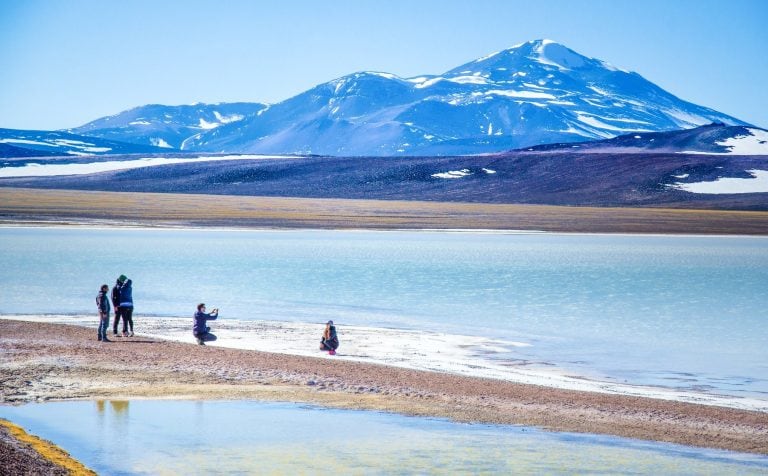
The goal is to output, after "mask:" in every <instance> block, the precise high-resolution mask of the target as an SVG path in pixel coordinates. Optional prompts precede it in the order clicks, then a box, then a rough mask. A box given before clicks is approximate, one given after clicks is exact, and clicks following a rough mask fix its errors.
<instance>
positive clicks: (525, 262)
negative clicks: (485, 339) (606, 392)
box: [0, 228, 768, 398]
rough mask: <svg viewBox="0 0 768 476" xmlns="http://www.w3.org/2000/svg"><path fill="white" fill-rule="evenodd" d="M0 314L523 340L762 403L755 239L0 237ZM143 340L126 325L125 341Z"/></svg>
mask: <svg viewBox="0 0 768 476" xmlns="http://www.w3.org/2000/svg"><path fill="white" fill-rule="evenodd" d="M0 269H1V270H2V271H1V272H0V313H3V314H17V313H18V314H34V313H55V314H62V313H63V314H88V313H93V310H94V307H95V305H94V297H95V295H96V292H97V290H98V286H99V285H100V284H102V283H107V284H109V285H110V286H111V285H112V284H113V283H114V280H115V278H116V277H117V276H118V275H120V274H126V275H127V276H129V277H130V278H132V279H133V280H134V299H135V302H136V311H135V315H136V317H135V321H136V322H137V326H140V320H141V319H146V318H151V317H152V316H187V315H191V314H192V311H193V310H194V305H195V304H196V303H198V302H201V301H204V302H206V303H209V304H210V305H215V306H217V307H220V308H221V309H222V316H223V317H225V318H238V319H268V320H287V321H303V322H324V321H325V320H327V319H333V320H334V321H336V322H337V324H339V325H341V326H343V325H368V326H383V327H394V328H407V329H422V330H430V331H440V332H448V333H456V334H469V335H482V336H489V337H494V338H500V339H510V340H516V341H522V342H526V343H529V344H531V347H527V348H524V349H521V350H518V351H516V352H515V354H514V355H512V354H510V355H500V356H499V358H508V359H524V360H529V361H532V362H534V363H535V364H539V365H554V366H557V367H560V368H563V369H567V370H568V371H569V372H574V373H578V374H581V375H584V376H588V377H599V378H603V379H609V380H610V379H613V380H617V381H627V382H630V383H638V384H651V385H662V386H670V387H677V388H687V389H694V390H701V391H716V392H720V393H726V394H731V395H750V396H758V397H761V398H768V397H766V396H767V395H768V293H766V292H765V289H766V287H767V286H768V239H766V238H763V237H690V236H610V235H556V234H482V233H430V232H418V233H417V232H342V231H285V232H270V231H207V230H205V231H201V230H127V229H118V230H110V229H62V228H55V229H47V228H0ZM138 328H140V327H137V329H138Z"/></svg>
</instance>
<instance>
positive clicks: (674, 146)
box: [523, 123, 768, 156]
mask: <svg viewBox="0 0 768 476" xmlns="http://www.w3.org/2000/svg"><path fill="white" fill-rule="evenodd" d="M523 150H524V151H528V152H553V151H558V152H571V153H584V152H589V153H605V154H619V153H620V154H640V153H648V152H664V153H680V154H711V155H750V156H754V155H768V130H765V129H760V128H758V127H746V126H726V125H725V124H722V123H713V124H708V125H706V126H701V127H696V128H693V129H685V130H676V131H669V132H651V133H631V134H624V135H621V136H618V137H614V138H613V139H605V140H599V141H589V142H574V143H565V144H546V145H541V146H536V147H528V148H526V149H523Z"/></svg>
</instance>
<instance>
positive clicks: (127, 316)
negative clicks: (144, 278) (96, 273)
mask: <svg viewBox="0 0 768 476" xmlns="http://www.w3.org/2000/svg"><path fill="white" fill-rule="evenodd" d="M122 277H124V276H121V278H122ZM120 313H121V314H122V316H123V337H129V336H130V337H133V281H131V280H130V279H126V280H125V282H124V283H123V285H122V286H120ZM129 328H130V334H129V333H128V330H129Z"/></svg>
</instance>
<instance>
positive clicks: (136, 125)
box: [69, 102, 267, 150]
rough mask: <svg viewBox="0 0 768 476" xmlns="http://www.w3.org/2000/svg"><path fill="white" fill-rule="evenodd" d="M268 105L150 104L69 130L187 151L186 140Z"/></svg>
mask: <svg viewBox="0 0 768 476" xmlns="http://www.w3.org/2000/svg"><path fill="white" fill-rule="evenodd" d="M266 107H267V106H266V105H265V104H260V103H245V102H240V103H222V104H192V105H185V106H163V105H160V104H150V105H147V106H141V107H136V108H133V109H130V110H128V111H123V112H121V113H119V114H115V115H114V116H109V117H103V118H101V119H97V120H95V121H93V122H89V123H88V124H85V125H83V126H80V127H78V128H76V129H72V130H70V131H69V132H73V133H76V134H83V135H88V136H92V137H100V138H103V139H111V140H117V141H124V142H132V143H135V144H147V145H153V146H156V147H162V148H166V149H180V150H186V149H187V147H185V141H188V140H192V139H193V138H195V137H196V136H198V135H200V134H202V133H204V132H206V131H210V130H212V129H216V128H217V127H220V126H222V125H224V124H231V123H234V122H238V121H242V120H243V119H246V118H247V117H249V116H251V115H254V114H258V113H259V112H260V111H263V110H264V109H265V108H266Z"/></svg>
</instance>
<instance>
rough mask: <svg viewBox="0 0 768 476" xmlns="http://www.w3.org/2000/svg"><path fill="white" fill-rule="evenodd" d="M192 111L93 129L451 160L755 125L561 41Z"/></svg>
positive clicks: (216, 146)
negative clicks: (267, 100)
mask: <svg viewBox="0 0 768 476" xmlns="http://www.w3.org/2000/svg"><path fill="white" fill-rule="evenodd" d="M192 109H195V110H191V111H186V110H185V111H183V112H184V114H181V112H182V111H178V113H179V114H178V116H183V118H182V119H183V120H177V119H176V117H177V114H176V112H172V111H162V110H160V111H157V112H156V113H155V112H154V111H153V114H150V113H149V111H136V112H135V113H134V114H131V115H130V117H125V118H124V119H125V120H124V121H122V122H121V121H119V120H118V119H117V118H111V120H109V121H108V122H109V123H108V124H107V121H103V123H99V124H98V125H99V126H100V127H94V126H93V125H92V124H91V125H87V127H84V128H81V129H82V132H88V133H90V134H100V137H105V138H110V139H122V140H126V139H127V138H128V137H129V136H130V135H131V134H133V135H134V136H135V137H136V139H135V140H137V141H141V140H144V141H150V143H153V142H151V141H152V140H155V139H157V138H162V139H164V140H165V141H166V142H167V143H168V144H170V145H172V146H174V147H178V148H181V149H183V150H211V151H227V152H253V153H256V152H258V153H270V154H271V153H314V154H329V155H417V154H448V155H451V154H456V153H480V152H482V153H485V152H493V151H499V150H505V149H513V148H518V147H530V146H533V145H537V144H543V143H553V142H580V141H583V140H585V139H597V138H609V137H615V136H618V135H620V134H627V133H630V132H632V133H635V132H638V133H647V132H653V131H665V130H672V129H679V128H689V127H694V126H698V125H702V124H707V123H710V122H712V121H720V122H724V123H726V124H743V122H742V121H739V120H738V119H735V118H732V117H729V116H726V115H725V114H722V113H718V112H717V111H713V110H711V109H708V108H705V107H701V106H697V105H695V104H691V103H687V102H685V101H682V100H680V99H679V98H677V97H676V96H674V95H672V94H669V93H668V92H666V91H664V90H662V89H661V88H659V87H658V86H656V85H654V84H653V83H651V82H650V81H648V80H646V79H645V78H643V77H642V76H640V75H638V74H630V73H627V72H626V71H623V70H618V69H617V68H614V67H612V66H610V65H609V64H607V63H605V62H603V61H601V60H599V59H597V58H592V57H588V56H584V55H582V54H580V53H577V52H575V51H574V50H572V49H570V48H568V47H567V46H565V45H563V44H561V43H558V42H557V41H554V40H550V39H537V40H532V41H528V42H525V43H521V44H519V45H515V46H513V47H511V48H508V49H505V50H502V51H499V52H496V53H493V54H491V55H487V56H485V57H483V58H480V59H477V60H474V61H471V62H468V63H465V64H463V65H461V66H458V67H456V68H454V69H452V70H450V71H447V72H445V73H442V74H438V75H433V74H425V75H420V76H415V77H408V78H402V77H399V76H397V75H394V74H391V73H386V72H378V71H370V70H369V71H359V72H356V73H352V74H349V75H346V76H343V77H340V78H337V79H334V80H332V81H329V82H327V83H323V84H320V85H317V86H315V87H314V88H312V89H311V90H308V91H305V92H303V93H300V94H298V95H296V96H294V97H292V98H289V99H286V100H285V101H282V102H280V103H278V104H275V105H273V107H271V108H269V109H265V108H264V107H263V105H262V106H261V107H260V108H258V109H257V110H249V111H247V112H244V111H242V110H241V109H242V108H241V107H238V108H231V109H229V110H225V108H224V107H223V106H216V107H215V108H212V109H211V110H201V111H197V109H196V108H192ZM126 116H128V115H126ZM168 116H171V117H168ZM235 119H237V120H235ZM230 123H233V124H230ZM179 125H181V126H183V127H179ZM214 126H216V127H214ZM218 126H222V127H218ZM96 129H100V130H98V131H97V130H96ZM160 132H162V133H163V134H164V135H160V134H159V133H160Z"/></svg>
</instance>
